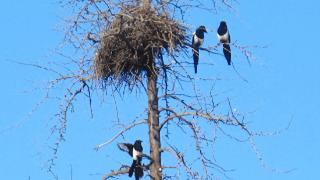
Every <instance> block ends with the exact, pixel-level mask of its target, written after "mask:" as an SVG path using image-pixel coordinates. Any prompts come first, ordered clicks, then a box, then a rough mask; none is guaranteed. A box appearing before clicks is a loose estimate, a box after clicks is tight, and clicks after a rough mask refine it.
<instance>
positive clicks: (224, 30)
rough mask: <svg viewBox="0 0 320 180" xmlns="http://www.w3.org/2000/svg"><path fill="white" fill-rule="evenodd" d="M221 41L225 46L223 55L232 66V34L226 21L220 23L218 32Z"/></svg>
mask: <svg viewBox="0 0 320 180" xmlns="http://www.w3.org/2000/svg"><path fill="white" fill-rule="evenodd" d="M217 33H218V34H217V35H218V39H219V41H220V42H221V43H222V44H223V54H224V57H225V58H226V59H227V62H228V65H231V48H230V42H231V38H230V33H229V30H228V26H227V23H226V22H225V21H221V22H220V26H219V28H218V30H217Z"/></svg>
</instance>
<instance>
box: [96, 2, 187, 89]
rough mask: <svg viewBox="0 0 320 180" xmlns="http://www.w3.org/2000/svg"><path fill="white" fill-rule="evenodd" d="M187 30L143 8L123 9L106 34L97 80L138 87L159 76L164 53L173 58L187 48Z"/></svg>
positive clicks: (97, 59)
mask: <svg viewBox="0 0 320 180" xmlns="http://www.w3.org/2000/svg"><path fill="white" fill-rule="evenodd" d="M185 41H186V28H185V27H184V26H183V25H182V24H180V23H179V22H177V21H175V20H172V19H170V17H169V16H168V15H166V14H164V13H162V14H160V13H158V12H157V11H156V10H153V9H150V8H148V9H147V8H142V7H127V8H123V9H122V10H121V12H120V13H119V14H117V15H116V16H115V18H114V19H113V21H112V22H111V23H110V25H108V26H107V28H106V30H105V31H104V32H103V34H102V38H101V44H100V48H99V49H98V52H97V54H96V57H95V61H94V66H95V74H96V77H97V78H98V79H100V80H102V81H103V82H110V81H112V82H113V83H114V81H117V83H118V84H123V83H126V84H127V85H130V86H131V85H135V84H137V82H141V79H142V77H143V76H144V75H148V74H153V73H159V72H160V71H159V69H160V68H159V67H160V64H163V63H158V62H157V61H159V60H161V59H162V55H163V53H168V54H169V55H171V56H173V55H174V53H175V52H178V51H179V50H181V49H182V48H186V47H185V46H184V44H185Z"/></svg>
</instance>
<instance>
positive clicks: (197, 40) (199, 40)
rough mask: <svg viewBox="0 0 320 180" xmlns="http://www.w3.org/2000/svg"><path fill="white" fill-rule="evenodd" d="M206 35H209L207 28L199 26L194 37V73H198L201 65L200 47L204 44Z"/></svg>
mask: <svg viewBox="0 0 320 180" xmlns="http://www.w3.org/2000/svg"><path fill="white" fill-rule="evenodd" d="M204 33H207V30H206V27H205V26H199V27H198V28H197V29H196V32H194V33H193V36H192V51H193V64H194V72H195V73H197V71H198V70H197V66H198V63H199V47H200V46H201V45H202V44H203V41H204Z"/></svg>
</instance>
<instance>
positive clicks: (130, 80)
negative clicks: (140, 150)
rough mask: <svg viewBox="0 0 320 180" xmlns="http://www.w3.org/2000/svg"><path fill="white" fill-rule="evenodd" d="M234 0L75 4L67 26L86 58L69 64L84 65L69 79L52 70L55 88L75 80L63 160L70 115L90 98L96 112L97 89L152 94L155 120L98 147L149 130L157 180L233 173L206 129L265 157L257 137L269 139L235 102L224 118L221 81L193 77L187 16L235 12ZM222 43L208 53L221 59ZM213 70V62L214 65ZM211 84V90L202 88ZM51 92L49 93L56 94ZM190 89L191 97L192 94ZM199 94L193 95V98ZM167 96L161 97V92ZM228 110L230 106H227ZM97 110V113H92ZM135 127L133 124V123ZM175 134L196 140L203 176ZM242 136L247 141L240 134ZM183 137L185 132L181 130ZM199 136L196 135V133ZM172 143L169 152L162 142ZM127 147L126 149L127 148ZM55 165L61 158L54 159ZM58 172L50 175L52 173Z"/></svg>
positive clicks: (150, 113) (63, 124)
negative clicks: (218, 157)
mask: <svg viewBox="0 0 320 180" xmlns="http://www.w3.org/2000/svg"><path fill="white" fill-rule="evenodd" d="M233 2H234V1H233V0H219V1H218V0H208V1H202V0H195V1H184V0H154V1H151V0H141V1H139V0H126V1H124V0H120V1H116V0H69V1H67V3H65V5H69V7H72V8H73V9H74V13H75V16H74V17H72V18H70V19H69V20H67V22H68V25H69V26H68V28H67V29H66V36H65V41H64V42H65V44H71V45H73V46H74V48H75V49H77V50H79V51H80V52H81V53H80V54H81V55H80V57H77V58H69V59H70V62H72V63H73V64H75V65H76V67H77V71H71V70H69V69H67V68H66V72H67V73H60V72H57V71H55V70H53V69H47V70H49V71H52V72H54V73H56V74H57V75H58V78H57V79H55V80H53V81H51V82H50V83H49V84H50V88H52V87H54V86H56V85H57V84H58V83H60V82H63V81H69V82H71V83H69V84H71V85H70V87H69V88H67V91H66V94H65V95H64V100H63V102H62V104H61V111H60V113H58V117H59V119H60V124H59V126H57V127H55V129H54V130H56V131H58V134H59V138H58V140H57V143H56V144H55V147H54V148H53V149H54V153H55V154H57V151H58V149H59V146H60V144H61V142H62V141H63V140H64V135H65V131H66V128H67V120H68V113H69V112H70V111H72V108H73V102H74V101H75V99H76V98H77V97H78V96H79V95H84V96H85V97H87V98H88V100H89V104H90V109H91V103H92V102H91V101H92V92H93V91H100V90H102V91H108V90H109V91H110V89H111V92H112V96H116V95H120V96H121V94H122V93H125V92H132V91H135V90H137V91H139V92H144V93H146V94H147V96H148V108H147V109H146V111H145V112H146V114H147V118H145V117H143V118H141V119H134V121H133V122H131V123H129V124H127V125H126V126H125V127H124V128H123V129H121V130H120V131H119V132H118V133H117V134H116V135H114V136H113V137H112V138H111V139H109V140H107V141H106V142H104V143H101V144H99V145H97V146H96V147H95V149H96V150H100V149H101V148H103V147H105V146H106V145H109V144H111V143H113V142H115V141H116V140H117V139H118V138H119V137H121V136H122V135H124V134H125V133H126V132H127V131H129V130H131V129H134V128H135V127H137V126H139V125H142V124H146V125H147V126H148V128H149V132H148V136H149V144H150V154H144V157H146V158H148V159H149V160H150V163H149V164H147V165H144V170H145V171H146V172H148V173H149V176H150V178H151V179H155V180H160V179H165V178H169V177H174V176H177V177H178V176H179V174H176V175H172V174H169V173H166V169H171V168H173V169H177V172H178V171H180V170H184V171H185V172H186V174H187V175H188V177H189V178H192V179H213V178H214V177H215V175H214V172H215V171H218V172H220V173H222V174H224V175H225V173H226V170H225V169H224V168H222V167H221V166H219V165H218V164H217V163H216V162H215V160H214V158H213V157H212V156H211V154H212V153H213V152H212V151H210V150H208V149H207V148H205V147H204V145H213V144H214V143H215V139H216V136H217V135H216V134H215V133H209V134H208V133H206V132H205V130H204V129H205V128H204V126H210V127H211V128H210V129H211V130H212V132H216V131H219V132H221V133H222V134H225V135H226V136H228V137H230V138H232V139H234V140H236V141H239V142H243V141H246V142H249V144H250V145H251V146H252V148H253V149H254V150H255V152H256V153H257V156H258V157H259V159H260V160H261V162H262V164H265V163H264V162H263V160H262V158H260V157H261V154H260V152H259V151H258V150H257V148H256V146H255V143H254V137H255V136H264V135H268V134H265V133H262V132H254V131H252V130H251V129H250V128H249V127H248V124H247V123H246V121H245V118H244V116H243V115H242V114H241V113H240V112H239V111H237V110H234V108H233V106H232V104H231V101H230V100H229V99H227V100H226V101H225V102H224V104H226V105H227V108H226V109H227V111H226V112H225V113H221V112H220V113H219V111H218V108H219V106H220V105H221V103H216V102H215V96H216V94H215V93H214V83H215V82H216V81H217V79H216V78H195V77H194V75H193V74H192V73H190V72H189V70H188V66H190V65H191V64H192V63H191V62H192V61H191V59H190V52H191V50H192V46H191V45H190V35H191V34H192V32H191V29H192V28H190V27H188V25H187V24H186V23H185V20H184V16H185V14H186V12H187V11H188V10H189V9H193V8H195V9H197V10H199V11H212V12H215V11H216V7H217V6H225V7H227V8H232V4H233ZM231 45H232V47H233V48H235V49H238V50H239V51H238V52H240V53H239V54H242V55H243V57H244V58H246V59H247V60H248V62H250V59H251V58H253V57H252V54H251V52H250V50H249V48H250V47H247V46H241V45H239V44H236V43H231ZM221 48H222V47H221V44H220V43H217V44H214V45H211V46H208V47H203V48H201V49H200V50H202V51H205V52H206V53H210V54H213V55H220V54H221V53H219V52H220V51H221ZM212 65H213V64H208V66H212ZM198 82H205V83H206V84H208V86H207V87H206V88H205V89H206V90H205V91H203V89H201V88H199V87H198V86H197V84H198ZM50 88H49V89H50ZM186 89H188V91H186ZM208 89H209V90H208ZM190 92H191V93H190ZM159 93H161V94H159ZM221 109H223V108H221ZM91 112H92V110H91ZM126 123H128V122H126ZM229 127H235V128H237V129H238V133H237V135H234V134H232V133H231V134H229V133H228V131H227V130H226V129H227V128H229ZM170 128H171V129H174V130H176V129H179V130H180V131H181V132H182V134H184V135H188V137H190V136H191V138H192V139H193V140H194V149H193V151H192V152H197V154H198V156H197V157H198V161H199V162H200V164H201V167H202V168H201V170H195V169H194V168H193V167H192V163H190V159H188V156H187V155H186V154H185V153H184V152H182V151H181V150H180V149H179V143H177V142H169V141H170V139H169V138H168V137H170V135H171V133H175V132H171V131H173V130H171V131H170ZM239 132H240V134H242V135H239ZM177 133H178V132H177ZM190 133H191V135H190ZM163 137H166V143H165V144H166V146H165V145H163V143H162V142H163V141H162V138H163ZM120 149H121V148H120ZM163 153H168V154H170V155H172V156H173V157H174V158H175V159H176V164H174V165H172V164H166V163H165V162H162V161H161V157H162V155H163ZM51 164H52V166H53V165H54V158H53V159H52V160H51ZM52 166H50V167H49V170H50V171H52V169H51V168H52ZM128 171H129V167H128V166H123V167H121V168H120V169H119V170H113V171H111V172H110V173H107V174H106V175H105V176H104V177H103V179H108V178H110V177H115V176H119V175H123V174H126V173H128Z"/></svg>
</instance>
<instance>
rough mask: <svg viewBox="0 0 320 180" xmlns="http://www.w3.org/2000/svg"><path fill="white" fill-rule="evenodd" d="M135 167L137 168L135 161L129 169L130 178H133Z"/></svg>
mask: <svg viewBox="0 0 320 180" xmlns="http://www.w3.org/2000/svg"><path fill="white" fill-rule="evenodd" d="M135 166H136V160H133V161H132V164H131V166H130V169H129V177H132V175H133V171H134V169H135Z"/></svg>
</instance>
